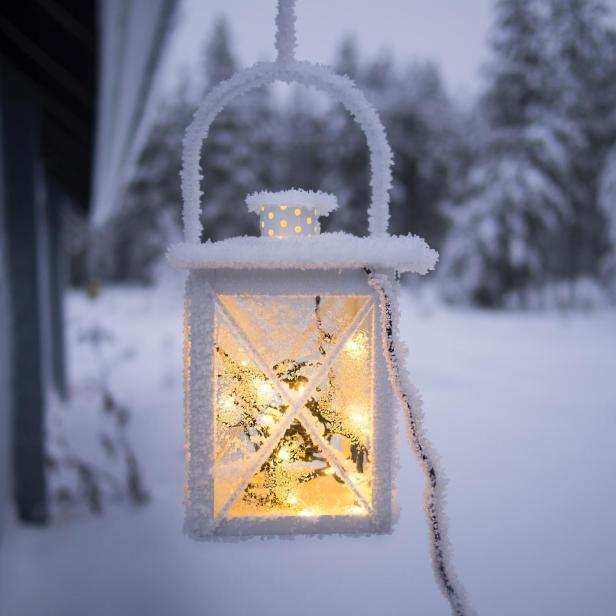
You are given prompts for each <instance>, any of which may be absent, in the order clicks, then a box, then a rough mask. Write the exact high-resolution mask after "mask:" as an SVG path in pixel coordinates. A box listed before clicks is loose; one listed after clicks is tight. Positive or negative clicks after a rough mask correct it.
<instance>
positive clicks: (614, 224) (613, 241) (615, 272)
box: [599, 146, 616, 297]
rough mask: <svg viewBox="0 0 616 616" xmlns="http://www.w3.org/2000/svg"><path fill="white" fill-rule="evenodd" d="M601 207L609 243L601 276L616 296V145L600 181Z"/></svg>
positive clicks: (603, 260)
mask: <svg viewBox="0 0 616 616" xmlns="http://www.w3.org/2000/svg"><path fill="white" fill-rule="evenodd" d="M599 207H600V209H601V212H602V215H603V218H604V220H605V222H606V225H605V227H606V235H607V240H608V245H609V248H608V249H607V251H606V253H605V254H604V255H603V258H602V260H601V264H600V267H601V276H602V278H603V280H604V281H605V283H606V284H607V285H608V286H609V289H610V291H611V292H612V294H613V296H614V297H616V146H613V147H612V149H611V150H610V152H609V154H608V155H607V157H606V162H605V165H604V167H603V172H602V174H601V179H600V181H599Z"/></svg>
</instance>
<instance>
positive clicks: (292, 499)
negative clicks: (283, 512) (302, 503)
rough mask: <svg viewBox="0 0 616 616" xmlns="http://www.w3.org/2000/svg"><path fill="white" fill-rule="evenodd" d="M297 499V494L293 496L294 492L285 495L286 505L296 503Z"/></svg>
mask: <svg viewBox="0 0 616 616" xmlns="http://www.w3.org/2000/svg"><path fill="white" fill-rule="evenodd" d="M297 503H298V501H297V496H295V494H289V496H287V505H291V506H293V505H297Z"/></svg>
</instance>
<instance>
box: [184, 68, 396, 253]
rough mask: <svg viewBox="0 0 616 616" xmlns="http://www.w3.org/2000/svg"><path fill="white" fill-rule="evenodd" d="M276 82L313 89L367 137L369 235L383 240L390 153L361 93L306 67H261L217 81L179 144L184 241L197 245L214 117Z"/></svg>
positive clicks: (381, 128) (326, 71)
mask: <svg viewBox="0 0 616 616" xmlns="http://www.w3.org/2000/svg"><path fill="white" fill-rule="evenodd" d="M276 81H282V82H285V83H298V84H300V85H304V86H307V87H315V88H316V89H318V90H321V91H322V92H325V93H326V94H328V95H330V96H331V97H332V98H333V99H334V100H336V101H337V102H339V103H342V104H343V105H344V107H345V108H346V109H347V110H348V111H349V112H350V114H351V115H352V116H353V118H354V119H355V121H356V122H357V123H358V124H359V126H360V127H361V129H362V131H363V132H364V134H365V136H366V141H367V145H368V149H369V151H370V187H371V203H370V206H369V208H368V228H369V232H370V235H373V236H374V235H386V234H387V222H388V219H389V189H390V187H391V164H392V153H391V149H390V147H389V143H388V141H387V136H386V133H385V128H384V126H383V124H382V122H381V120H380V118H379V116H378V114H377V112H376V111H375V109H374V108H373V107H372V106H371V105H370V103H369V102H368V100H367V99H366V97H365V96H364V94H363V93H362V92H361V91H360V90H359V89H358V88H357V87H356V86H355V84H354V83H353V81H351V80H350V79H349V78H348V77H345V76H342V75H338V74H336V73H334V72H333V71H331V70H330V69H328V68H326V67H324V66H319V65H315V64H311V63H309V62H297V61H294V60H290V61H281V60H279V61H277V62H260V63H258V64H255V65H254V66H252V67H251V68H248V69H245V70H243V71H240V72H239V73H236V74H235V75H234V76H233V77H231V78H230V79H228V80H226V81H223V82H221V83H220V84H219V85H218V86H216V87H215V88H214V89H213V90H212V91H211V92H210V93H209V94H208V95H207V96H206V97H205V98H204V99H203V101H202V102H201V104H200V105H199V108H198V109H197V111H196V112H195V115H194V118H193V121H192V122H191V124H190V126H189V127H188V130H187V131H186V135H185V137H184V142H183V153H182V195H183V200H184V206H183V220H184V233H185V237H186V242H188V243H192V244H199V243H200V241H201V232H202V225H201V216H200V213H201V196H202V192H201V186H200V183H201V177H202V176H201V166H200V158H201V148H202V144H203V141H204V140H205V139H207V136H208V134H209V130H210V127H211V125H212V123H213V122H214V120H215V119H216V116H217V115H218V114H219V113H220V112H221V111H222V109H223V108H224V107H225V106H226V105H227V104H228V103H229V102H231V101H232V100H233V99H235V98H237V97H239V96H242V95H244V94H246V93H247V92H250V91H251V90H254V89H256V88H259V87H261V86H265V85H268V84H271V83H273V82H276Z"/></svg>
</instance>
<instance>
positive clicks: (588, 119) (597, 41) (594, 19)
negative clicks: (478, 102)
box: [547, 0, 616, 289]
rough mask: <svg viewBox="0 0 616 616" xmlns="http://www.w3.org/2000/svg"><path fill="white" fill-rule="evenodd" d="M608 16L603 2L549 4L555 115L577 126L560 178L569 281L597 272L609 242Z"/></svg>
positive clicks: (612, 120)
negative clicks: (605, 196) (603, 200)
mask: <svg viewBox="0 0 616 616" xmlns="http://www.w3.org/2000/svg"><path fill="white" fill-rule="evenodd" d="M607 16H608V11H607V6H606V4H605V2H603V1H601V0H551V2H550V15H549V17H550V19H549V22H548V26H547V27H548V31H549V34H550V50H551V58H552V66H553V68H554V71H555V73H556V74H557V76H558V80H559V83H560V84H561V87H560V90H559V92H558V93H557V95H556V97H555V100H556V101H557V104H558V109H557V111H556V113H558V114H559V115H560V116H561V117H563V118H565V120H566V121H567V122H569V123H571V124H573V125H575V127H576V130H577V134H578V139H575V140H571V141H569V142H568V144H567V147H568V158H569V160H570V166H569V169H568V173H567V174H566V175H564V176H563V178H562V186H563V189H564V192H565V193H566V194H567V195H568V198H569V208H570V211H571V216H570V217H569V219H568V221H567V224H566V226H565V229H564V237H566V240H567V241H566V242H562V243H561V249H562V250H563V252H564V254H562V255H561V259H560V264H561V265H562V267H563V269H562V274H563V275H565V276H567V277H568V278H569V279H570V280H571V281H572V282H573V283H574V282H575V280H576V279H577V278H578V277H580V276H596V275H597V274H598V264H599V263H600V262H601V259H602V255H603V254H604V253H605V252H606V250H608V244H609V238H608V236H607V235H606V229H607V226H606V225H605V220H604V215H603V212H602V210H601V208H600V207H599V180H600V173H601V170H602V169H603V168H604V167H605V161H606V157H607V153H608V149H609V147H610V146H611V145H612V144H613V143H614V142H615V141H616V77H615V75H616V33H615V32H614V30H613V28H611V27H610V25H609V21H608V19H607ZM572 289H573V285H572Z"/></svg>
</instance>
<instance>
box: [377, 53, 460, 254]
mask: <svg viewBox="0 0 616 616" xmlns="http://www.w3.org/2000/svg"><path fill="white" fill-rule="evenodd" d="M393 86H394V87H392V88H390V89H389V95H388V96H387V100H384V101H383V102H382V103H381V109H382V111H383V117H384V120H385V123H386V125H387V130H388V135H389V140H390V143H391V147H392V149H393V152H394V161H395V166H394V169H393V173H394V178H393V184H394V188H393V191H392V204H391V210H392V218H391V223H390V227H391V231H392V232H394V233H398V234H405V233H409V232H413V233H417V234H419V235H421V236H422V237H425V238H426V239H427V240H428V241H429V243H430V245H432V246H435V247H436V248H440V246H441V243H442V240H443V236H444V234H445V230H446V225H447V218H446V216H445V214H444V207H445V203H446V202H447V201H448V200H449V199H450V198H451V196H452V194H453V192H454V190H455V188H454V185H455V183H456V181H457V176H458V175H459V174H460V173H461V172H462V170H463V169H464V168H465V166H466V165H467V164H468V146H467V144H466V138H465V137H464V135H463V133H462V130H461V127H462V120H461V114H460V113H459V112H458V110H457V109H456V108H455V106H454V105H453V103H452V102H451V101H450V99H449V97H448V96H447V94H446V92H445V89H444V87H443V84H442V81H441V78H440V75H439V72H438V70H437V69H436V67H435V66H433V65H432V64H421V65H413V66H410V67H408V68H407V69H406V71H405V72H404V73H403V74H402V76H401V77H400V78H396V80H395V83H394V84H393Z"/></svg>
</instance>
